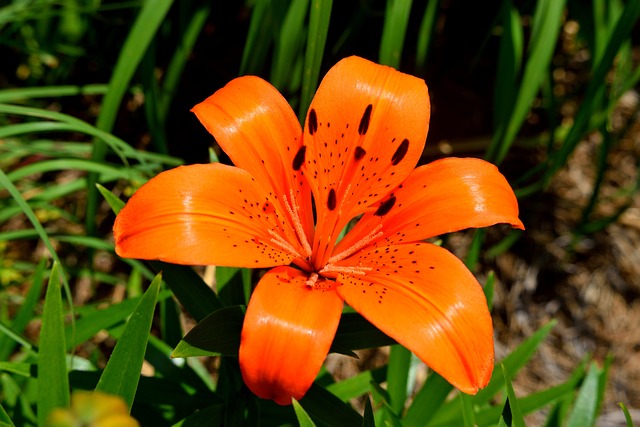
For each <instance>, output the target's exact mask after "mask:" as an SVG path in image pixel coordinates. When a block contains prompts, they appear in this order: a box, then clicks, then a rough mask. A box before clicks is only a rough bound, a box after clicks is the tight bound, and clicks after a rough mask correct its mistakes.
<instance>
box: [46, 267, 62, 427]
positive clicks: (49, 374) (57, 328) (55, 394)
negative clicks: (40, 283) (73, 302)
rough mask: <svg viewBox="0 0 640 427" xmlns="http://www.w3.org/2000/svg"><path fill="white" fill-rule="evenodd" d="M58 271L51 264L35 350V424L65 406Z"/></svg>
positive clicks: (60, 289)
mask: <svg viewBox="0 0 640 427" xmlns="http://www.w3.org/2000/svg"><path fill="white" fill-rule="evenodd" d="M61 292H62V287H61V286H60V269H59V267H58V264H57V263H54V264H53V268H52V269H51V276H50V278H49V285H48V287H47V295H46V297H45V302H44V310H43V313H42V330H41V332H40V346H39V350H38V422H39V424H40V425H44V424H45V420H46V419H47V417H48V416H49V413H50V412H51V411H52V410H53V409H54V408H65V407H67V406H69V377H68V376H67V360H66V348H65V338H64V311H63V308H62V293H61Z"/></svg>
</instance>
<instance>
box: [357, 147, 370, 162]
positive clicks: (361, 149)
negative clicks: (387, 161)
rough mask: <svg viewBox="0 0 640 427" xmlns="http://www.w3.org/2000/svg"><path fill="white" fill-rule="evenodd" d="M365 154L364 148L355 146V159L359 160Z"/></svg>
mask: <svg viewBox="0 0 640 427" xmlns="http://www.w3.org/2000/svg"><path fill="white" fill-rule="evenodd" d="M365 154H367V152H366V151H365V149H364V148H362V147H356V151H355V153H354V157H355V158H356V160H360V159H361V158H363V157H364V155H365Z"/></svg>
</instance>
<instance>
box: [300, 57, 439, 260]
mask: <svg viewBox="0 0 640 427" xmlns="http://www.w3.org/2000/svg"><path fill="white" fill-rule="evenodd" d="M429 115H430V104H429V93H428V90H427V86H426V84H425V83H424V81H423V80H422V79H418V78H416V77H413V76H410V75H407V74H403V73H400V72H398V71H396V70H394V69H393V68H390V67H386V66H382V65H378V64H375V63H373V62H370V61H367V60H365V59H362V58H358V57H350V58H346V59H344V60H342V61H340V62H338V63H337V64H336V65H335V66H334V67H333V68H331V70H330V71H329V72H328V73H327V75H326V76H325V78H324V79H323V80H322V83H321V84H320V87H319V89H318V92H317V94H316V96H315V98H314V99H313V101H312V103H311V106H310V107H309V112H308V114H307V118H306V124H305V127H304V144H305V147H306V148H305V150H306V153H305V163H304V166H303V168H302V169H303V170H304V172H305V175H306V176H307V178H308V179H309V181H310V185H311V189H312V191H313V195H314V197H315V204H316V209H317V217H318V220H317V224H318V228H317V230H316V242H315V248H316V251H317V252H318V263H317V264H316V267H320V266H322V265H323V261H324V259H323V254H322V253H323V251H325V250H326V249H327V248H330V247H331V246H332V242H333V241H335V239H336V237H337V235H338V233H340V231H341V229H342V227H343V226H344V225H345V224H346V223H347V222H348V221H349V220H350V219H351V218H353V217H354V216H356V215H358V214H360V213H362V212H364V211H365V209H366V208H367V207H369V206H370V205H372V204H373V203H375V202H377V201H379V200H380V199H382V198H383V197H384V196H385V195H386V194H387V193H388V192H389V191H391V190H392V189H393V188H395V187H396V186H397V185H398V184H400V182H402V181H403V180H404V179H405V178H406V177H407V176H408V175H409V173H410V172H411V171H412V170H413V168H414V167H415V165H416V163H417V162H418V159H419V158H420V155H421V154H422V150H423V148H424V144H425V140H426V137H427V130H428V128H429Z"/></svg>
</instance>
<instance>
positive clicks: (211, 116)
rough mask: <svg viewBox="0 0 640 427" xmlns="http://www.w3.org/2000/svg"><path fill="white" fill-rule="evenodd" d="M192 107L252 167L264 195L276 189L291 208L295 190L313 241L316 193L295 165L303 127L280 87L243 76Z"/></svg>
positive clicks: (240, 160) (229, 150)
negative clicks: (313, 202)
mask: <svg viewBox="0 0 640 427" xmlns="http://www.w3.org/2000/svg"><path fill="white" fill-rule="evenodd" d="M192 111H193V112H194V113H195V114H196V116H197V117H198V119H199V120H200V122H201V123H202V124H203V125H204V126H205V127H206V128H207V130H208V131H209V132H210V133H211V134H212V135H213V136H214V137H215V139H216V141H217V142H218V144H219V145H220V147H221V148H222V149H223V150H224V151H225V153H227V155H229V158H231V160H232V161H233V163H234V164H235V165H236V166H238V167H240V168H242V169H245V170H247V171H248V172H249V173H250V174H251V176H253V177H254V178H255V179H256V180H257V182H258V185H260V186H262V188H263V191H264V192H265V193H267V194H269V193H273V195H275V196H276V197H278V200H279V202H278V203H285V198H288V199H289V204H290V205H291V206H292V205H293V204H292V201H291V194H292V192H293V197H294V198H295V199H296V201H297V205H298V206H299V207H300V213H299V216H300V218H299V222H300V223H302V226H303V227H304V230H305V233H306V234H307V239H308V240H310V239H311V238H312V235H313V234H312V233H313V211H312V208H311V194H310V192H309V189H308V184H307V183H306V181H305V179H304V178H303V177H302V173H301V171H300V166H299V165H296V162H297V160H296V155H297V154H298V151H299V149H300V147H301V146H302V129H301V127H300V123H299V122H298V119H297V117H296V115H295V113H294V112H293V110H292V109H291V107H290V106H289V104H288V103H287V101H286V100H285V99H284V98H283V97H282V95H280V93H279V92H278V90H277V89H276V88H274V87H273V86H272V85H271V84H270V83H268V82H266V81H264V80H262V79H261V78H259V77H255V76H244V77H239V78H237V79H234V80H232V81H231V82H229V83H228V84H227V85H226V86H225V87H223V88H222V89H220V90H218V91H217V92H216V93H214V94H213V95H211V96H210V97H209V98H207V99H205V100H204V101H203V102H201V103H200V104H198V105H196V106H195V107H193V109H192ZM285 210H286V208H285ZM289 220H290V221H291V222H292V223H293V221H295V219H289Z"/></svg>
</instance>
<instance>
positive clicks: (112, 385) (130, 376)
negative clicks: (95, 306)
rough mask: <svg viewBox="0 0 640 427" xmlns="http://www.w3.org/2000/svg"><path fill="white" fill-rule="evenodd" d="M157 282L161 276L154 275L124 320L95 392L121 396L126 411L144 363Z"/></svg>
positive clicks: (156, 292) (159, 281) (131, 400)
mask: <svg viewBox="0 0 640 427" xmlns="http://www.w3.org/2000/svg"><path fill="white" fill-rule="evenodd" d="M161 282H162V277H161V275H158V276H156V278H155V279H154V280H153V282H151V286H149V289H147V291H146V292H145V294H144V296H143V297H142V299H141V300H140V302H139V303H138V305H137V306H136V308H135V310H134V311H133V314H132V315H131V317H130V318H129V320H128V321H127V324H126V326H125V329H124V331H123V332H122V335H121V336H120V339H119V340H118V342H117V343H116V346H115V347H114V349H113V353H111V358H110V359H109V362H108V363H107V366H106V367H105V368H104V372H103V373H102V376H101V377H100V381H99V382H98V385H97V386H96V390H97V391H102V392H104V393H108V394H115V395H118V396H120V397H122V398H123V399H124V401H125V402H126V403H127V406H128V407H129V408H131V405H132V404H133V398H134V397H135V395H136V390H137V388H138V381H139V380H140V370H141V369H142V362H143V361H144V354H145V350H146V347H147V341H148V339H149V330H150V329H151V322H152V320H153V312H154V308H155V306H156V300H157V298H158V292H159V290H160V283H161Z"/></svg>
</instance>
